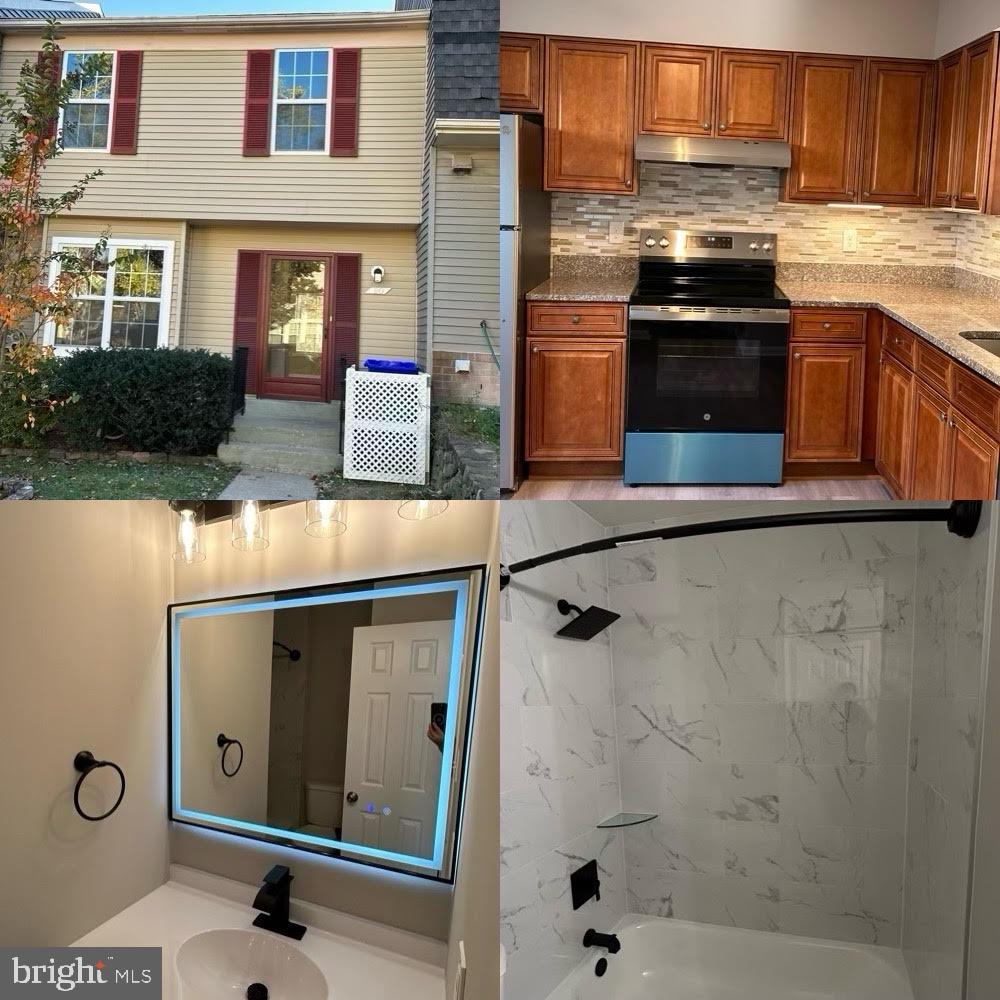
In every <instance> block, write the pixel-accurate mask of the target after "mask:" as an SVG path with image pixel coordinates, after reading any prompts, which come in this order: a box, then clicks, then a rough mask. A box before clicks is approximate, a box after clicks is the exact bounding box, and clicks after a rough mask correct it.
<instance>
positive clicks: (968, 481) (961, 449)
mask: <svg viewBox="0 0 1000 1000" xmlns="http://www.w3.org/2000/svg"><path fill="white" fill-rule="evenodd" d="M949 426H950V428H951V430H952V433H953V435H954V440H953V442H952V454H953V458H952V463H951V495H950V497H949V499H952V500H992V499H994V498H995V497H996V491H997V462H998V459H1000V444H997V442H996V441H995V440H994V439H993V438H991V437H990V436H989V435H987V434H984V433H983V432H982V431H981V430H979V429H978V428H977V427H976V426H975V425H974V424H973V423H971V422H970V421H968V420H966V419H965V418H964V417H963V416H962V415H961V414H960V413H958V412H957V411H956V410H955V409H952V410H951V416H950V420H949Z"/></svg>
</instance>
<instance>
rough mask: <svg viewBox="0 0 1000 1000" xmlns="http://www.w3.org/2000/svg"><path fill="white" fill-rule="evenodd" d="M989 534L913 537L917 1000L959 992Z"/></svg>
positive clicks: (912, 888)
mask: <svg viewBox="0 0 1000 1000" xmlns="http://www.w3.org/2000/svg"><path fill="white" fill-rule="evenodd" d="M992 506H993V505H991V504H987V505H985V507H984V511H985V517H984V521H985V520H986V518H988V517H989V516H990V515H991V513H992ZM988 534H989V532H988V525H986V524H985V523H984V524H983V525H981V526H980V529H979V532H978V533H977V535H976V536H975V537H974V538H973V539H971V540H970V541H968V542H966V543H962V544H960V545H956V543H955V541H954V539H953V538H952V537H950V536H948V535H946V534H943V533H941V532H938V531H934V530H932V528H931V527H930V526H928V527H926V528H925V527H923V526H922V527H921V529H920V534H919V550H918V572H917V592H916V606H917V609H918V615H917V620H916V627H915V630H914V666H913V711H912V718H911V724H910V746H909V795H908V803H907V819H906V844H907V848H906V867H905V873H904V885H905V891H904V910H903V941H902V943H903V954H904V956H905V958H906V964H907V968H908V970H909V973H910V980H911V982H912V984H913V992H914V998H915V1000H941V998H942V997H944V998H952V997H956V998H957V997H960V996H961V990H962V956H963V950H964V941H965V912H966V902H967V892H968V883H969V861H970V856H969V852H970V842H971V825H972V809H973V801H974V800H973V789H974V786H975V780H976V774H977V770H978V753H979V747H980V742H981V732H982V721H981V720H982V718H983V712H982V701H981V686H982V660H983V630H984V620H985V612H986V575H987V561H988Z"/></svg>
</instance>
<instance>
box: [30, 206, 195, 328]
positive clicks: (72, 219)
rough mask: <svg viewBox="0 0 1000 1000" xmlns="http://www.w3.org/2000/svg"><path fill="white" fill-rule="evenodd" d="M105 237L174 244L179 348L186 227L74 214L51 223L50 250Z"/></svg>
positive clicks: (173, 309) (174, 323) (173, 320)
mask: <svg viewBox="0 0 1000 1000" xmlns="http://www.w3.org/2000/svg"><path fill="white" fill-rule="evenodd" d="M101 236H107V237H108V239H112V238H113V239H119V240H160V241H162V242H172V243H173V244H174V265H173V274H172V275H171V276H170V327H169V337H170V339H169V343H170V346H171V347H175V346H177V342H178V330H179V326H180V323H179V320H180V310H181V308H182V302H181V268H182V267H183V258H184V249H183V248H184V223H183V222H178V221H176V220H173V219H164V220H151V219H142V220H139V219H94V218H86V217H82V216H77V215H74V214H72V213H70V214H69V215H64V216H60V217H59V218H57V219H50V220H49V223H48V232H47V237H46V238H47V241H48V242H47V247H46V249H47V250H48V251H51V249H52V240H53V238H54V237H60V238H62V239H72V238H74V237H78V238H82V239H99V238H100V237H101Z"/></svg>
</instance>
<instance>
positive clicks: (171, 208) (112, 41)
mask: <svg viewBox="0 0 1000 1000" xmlns="http://www.w3.org/2000/svg"><path fill="white" fill-rule="evenodd" d="M166 41H169V39H167V40H166ZM14 43H17V44H19V45H25V44H27V42H26V40H25V39H22V38H16V39H10V40H9V44H14ZM63 44H64V45H65V46H67V47H69V46H72V45H73V44H75V43H74V42H73V40H72V39H66V40H64V42H63ZM104 44H105V46H107V47H108V48H109V49H110V48H119V49H127V48H130V47H133V46H134V45H135V42H134V41H133V40H132V39H131V38H130V37H129V36H127V35H122V36H112V37H109V38H108V39H107V40H106V41H105V43H104ZM279 44H280V42H279V41H277V40H276V39H275V38H274V37H273V36H266V37H261V38H259V39H258V40H257V46H258V47H262V46H263V47H271V46H275V47H278V45H279ZM338 44H340V43H339V42H338V40H337V38H336V37H335V36H331V35H329V34H328V33H326V34H317V36H316V37H315V38H314V39H313V41H312V43H311V46H312V47H315V48H320V47H327V46H330V47H335V46H337V45H338ZM25 58H29V59H33V58H34V52H26V51H24V50H20V51H17V50H13V49H8V50H7V51H5V52H4V53H3V55H2V57H0V90H4V91H9V90H10V89H11V88H12V87H13V85H14V81H15V79H16V76H17V73H18V71H19V68H20V66H21V64H22V63H23V62H24V60H25ZM425 59H426V47H425V46H424V45H412V46H409V47H406V48H402V47H396V48H377V47H370V48H365V49H363V50H362V57H361V95H360V121H359V135H358V150H359V155H358V156H357V157H331V156H327V155H324V154H322V153H319V154H317V153H311V154H310V153H282V154H277V155H271V156H267V157H244V156H243V155H242V150H243V117H244V89H245V75H246V52H245V51H243V50H237V49H219V50H216V51H198V50H191V49H182V48H177V49H171V50H148V51H146V52H145V53H144V57H143V74H142V95H141V102H140V114H139V145H138V154H137V155H135V156H111V155H110V154H108V153H105V152H91V151H78V150H70V151H67V152H65V153H63V154H62V155H61V156H60V157H58V158H57V159H56V160H53V161H52V162H51V163H50V164H49V166H48V167H47V169H46V177H45V186H44V190H45V191H46V192H47V193H50V194H51V193H56V192H61V191H64V190H66V189H67V188H68V187H70V186H71V185H72V184H73V183H74V182H75V181H76V180H78V179H79V177H80V176H81V175H82V174H84V173H85V172H87V171H89V170H95V169H101V170H103V171H104V176H102V177H99V178H97V179H96V180H94V181H93V182H92V183H91V185H90V186H89V188H88V189H87V193H86V194H85V195H84V197H83V199H82V201H81V202H80V203H79V206H78V209H79V210H80V211H82V212H84V213H86V214H88V215H109V216H114V217H118V218H121V217H125V216H134V217H144V216H148V215H150V214H155V215H156V216H157V217H159V218H178V219H203V220H215V221H222V220H227V221H245V220H252V221H268V222H271V221H301V220H304V219H308V220H310V221H313V222H327V223H341V224H343V223H351V224H383V225H385V224H390V225H416V224H417V223H418V222H419V221H420V173H421V166H422V161H423V147H424V96H425V90H426V66H425Z"/></svg>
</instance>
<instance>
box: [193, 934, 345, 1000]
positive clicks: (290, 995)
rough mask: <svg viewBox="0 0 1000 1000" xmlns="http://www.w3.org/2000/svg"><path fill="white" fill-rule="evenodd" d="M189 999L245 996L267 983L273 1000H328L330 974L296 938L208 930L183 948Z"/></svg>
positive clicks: (235, 999) (228, 999)
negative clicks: (297, 944)
mask: <svg viewBox="0 0 1000 1000" xmlns="http://www.w3.org/2000/svg"><path fill="white" fill-rule="evenodd" d="M176 965H177V984H178V996H179V997H181V998H183V1000H243V998H244V997H245V996H246V992H247V988H248V987H249V986H250V984H251V983H263V984H264V985H265V986H266V987H267V990H268V1000H327V998H328V997H329V992H328V990H327V985H326V978H325V977H324V975H323V973H322V972H320V970H319V967H318V966H317V965H316V963H315V962H314V961H313V960H312V959H311V958H308V957H307V956H306V955H304V954H303V953H302V952H301V951H300V950H299V949H298V948H296V947H295V945H294V944H293V943H292V942H291V941H285V940H283V939H282V938H280V937H277V936H275V935H274V934H262V933H260V932H258V931H240V930H215V931H205V932H204V933H202V934H195V935H194V937H190V938H188V939H187V940H186V941H185V942H184V943H183V944H182V945H181V946H180V948H178V950H177V959H176Z"/></svg>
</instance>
